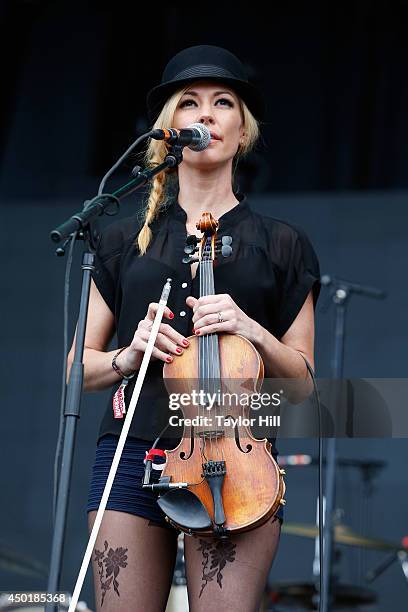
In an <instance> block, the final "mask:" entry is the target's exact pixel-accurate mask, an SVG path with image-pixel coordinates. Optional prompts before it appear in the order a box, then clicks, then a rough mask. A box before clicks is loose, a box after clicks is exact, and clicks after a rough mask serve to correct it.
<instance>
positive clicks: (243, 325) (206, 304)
mask: <svg viewBox="0 0 408 612" xmlns="http://www.w3.org/2000/svg"><path fill="white" fill-rule="evenodd" d="M186 304H187V306H189V307H190V308H192V309H193V312H194V315H193V325H194V333H195V334H196V335H200V336H201V335H203V334H213V333H216V332H218V333H222V332H223V333H227V334H240V335H241V336H244V337H245V338H247V339H248V340H250V341H251V342H255V341H256V338H257V330H258V328H259V324H258V323H257V322H256V321H254V320H253V319H251V318H250V317H248V316H247V315H246V314H245V312H244V311H243V310H241V309H240V308H239V307H238V306H237V305H236V303H235V302H234V300H233V299H232V297H231V296H230V295H228V293H220V294H217V295H206V296H204V297H200V298H199V299H197V298H195V297H193V296H191V295H190V296H189V297H188V298H186ZM221 319H222V321H221ZM197 332H199V333H198V334H197Z"/></svg>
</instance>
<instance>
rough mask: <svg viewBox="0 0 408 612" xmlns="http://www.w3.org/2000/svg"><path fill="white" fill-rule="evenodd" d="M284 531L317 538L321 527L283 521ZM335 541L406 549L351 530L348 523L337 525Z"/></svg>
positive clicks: (365, 546) (369, 546) (349, 544)
mask: <svg viewBox="0 0 408 612" xmlns="http://www.w3.org/2000/svg"><path fill="white" fill-rule="evenodd" d="M282 532H283V533H288V534H291V535H298V536H303V537H305V538H316V537H317V536H318V535H319V528H318V527H317V526H316V525H308V524H306V523H285V522H284V523H283V525H282ZM333 539H334V541H335V542H337V543H338V544H346V545H348V546H361V547H363V548H373V549H376V550H390V551H398V550H406V549H404V547H403V546H402V545H401V544H395V543H394V542H387V541H385V540H379V539H376V538H368V537H366V536H363V535H360V534H358V533H355V532H353V531H351V529H350V528H349V527H347V526H346V525H336V526H335V527H334V537H333Z"/></svg>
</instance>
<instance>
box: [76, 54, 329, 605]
mask: <svg viewBox="0 0 408 612" xmlns="http://www.w3.org/2000/svg"><path fill="white" fill-rule="evenodd" d="M262 108H263V103H262V97H261V95H260V94H259V92H258V91H257V90H256V89H255V87H253V86H252V85H251V84H250V83H249V82H248V80H247V77H246V74H245V70H244V68H243V66H242V64H241V62H240V61H239V60H238V59H237V58H236V57H235V56H234V55H233V54H232V53H230V52H229V51H226V50H225V49H221V48H218V47H213V46H207V45H201V46H197V47H192V48H189V49H185V50H183V51H181V52H180V53H178V54H177V55H176V56H175V57H173V58H172V60H171V61H170V62H169V63H168V65H167V67H166V69H165V71H164V73H163V78H162V82H161V84H160V85H158V86H157V87H155V88H154V89H153V90H152V91H151V92H150V93H149V95H148V109H149V113H150V117H151V118H156V121H155V123H154V127H155V128H158V127H160V128H161V127H175V128H183V127H187V126H189V125H191V124H192V123H202V124H203V125H205V126H207V127H208V129H209V130H210V131H211V133H212V137H213V138H212V141H211V144H210V145H209V147H208V148H207V149H205V150H204V151H201V152H196V151H192V150H190V149H188V148H185V149H184V151H183V157H184V159H183V162H182V163H181V164H180V165H179V167H178V168H176V169H173V170H169V171H167V172H166V173H162V174H159V175H157V176H156V178H155V179H154V181H153V183H152V186H151V191H150V194H149V198H148V202H147V206H146V210H145V214H144V218H143V219H142V221H141V222H138V221H137V219H136V218H135V217H131V218H128V219H123V220H119V221H117V222H115V223H113V224H111V225H110V226H109V227H108V228H107V229H106V231H105V232H103V235H102V238H101V241H100V245H99V248H98V252H97V256H96V265H95V272H94V274H93V281H94V282H92V287H91V294H90V303H89V317H88V324H87V331H86V340H85V347H86V348H85V352H84V363H85V383H84V384H85V389H86V390H88V391H95V390H99V389H104V388H106V387H112V395H113V393H114V392H115V391H116V390H117V388H118V386H119V384H120V382H121V379H122V378H123V377H132V376H133V375H134V373H136V372H137V370H138V368H139V367H140V364H141V361H142V358H143V353H144V351H145V349H146V345H147V340H148V337H149V332H150V329H151V326H152V321H153V319H154V317H155V314H156V311H157V301H158V298H159V296H160V293H161V290H162V287H163V284H164V282H165V280H166V278H167V277H171V278H172V279H173V283H172V290H171V293H170V298H169V301H168V307H166V309H165V312H164V319H163V323H162V324H161V327H160V330H159V334H158V336H157V340H156V344H155V348H154V350H153V354H152V360H151V363H150V365H149V368H148V374H147V376H146V379H145V383H144V385H143V389H142V393H141V396H140V398H139V402H138V406H137V409H136V412H135V415H134V418H133V421H132V426H131V430H130V433H129V436H128V441H127V444H126V446H125V449H124V453H123V456H122V460H121V463H120V466H119V470H118V473H117V476H116V479H115V482H114V485H113V489H112V492H111V495H110V499H109V502H108V506H107V510H106V512H105V515H104V520H103V522H102V526H101V529H100V532H99V535H98V539H97V543H96V546H95V551H94V556H93V571H94V578H95V596H96V605H97V609H98V610H108V611H111V610H112V611H115V612H121V611H122V610H123V611H125V610H126V611H129V610H143V611H144V612H150V611H151V612H158V611H160V610H164V609H165V607H166V601H167V598H168V594H169V589H170V586H171V581H172V575H173V569H174V564H175V557H176V549H177V535H178V532H177V531H176V530H175V529H174V528H173V527H171V526H170V525H169V524H167V523H166V522H165V521H164V515H163V513H162V512H161V510H160V508H159V507H158V506H157V503H156V501H155V496H154V494H153V493H150V492H146V491H145V490H142V489H141V478H142V475H143V458H144V456H145V452H146V450H148V449H149V448H150V446H151V443H152V442H153V440H154V439H155V438H156V436H158V435H159V434H160V432H161V430H162V428H163V423H165V421H166V418H167V419H168V404H167V406H166V405H165V404H163V399H162V398H163V396H164V394H163V384H162V369H163V363H164V362H171V361H172V360H174V359H177V358H178V356H179V355H182V354H183V352H184V351H188V350H189V341H188V336H190V335H191V334H192V333H193V332H194V333H195V334H197V335H199V334H201V335H204V334H208V333H212V332H222V333H229V334H241V335H242V336H244V337H246V338H248V339H249V340H250V341H251V342H252V343H253V344H254V345H255V347H256V348H257V350H258V351H259V353H260V355H261V357H262V359H263V362H264V365H265V376H267V377H275V378H297V379H303V380H304V379H305V378H307V376H308V373H307V369H306V366H305V361H304V358H306V359H307V360H308V362H309V363H310V364H311V365H312V367H313V363H314V359H313V350H314V305H315V303H316V300H317V297H318V293H319V267H318V262H317V259H316V256H315V254H314V251H313V248H312V247H311V245H310V243H309V241H308V239H307V237H306V236H305V234H304V233H303V232H302V230H300V228H295V227H294V226H292V225H289V224H287V223H284V222H280V221H277V220H274V219H272V218H270V217H265V216H262V215H259V214H256V213H254V212H253V211H252V210H251V209H250V207H249V204H248V201H247V198H246V197H245V196H243V195H242V194H239V193H238V192H236V191H234V188H233V183H232V179H233V173H234V170H235V167H236V162H237V161H238V159H239V158H240V157H241V156H242V155H245V154H246V153H247V152H248V151H250V150H251V148H252V147H253V146H254V144H255V143H256V140H257V138H258V136H259V127H258V120H259V119H260V117H261V116H262ZM157 115H158V116H157ZM166 153H167V149H166V145H165V144H164V143H163V142H156V141H152V142H151V143H150V145H149V149H148V151H147V161H148V163H149V165H154V164H157V163H160V162H161V161H162V160H163V159H164V156H165V154H166ZM203 211H210V212H211V213H212V214H213V216H214V217H215V218H216V219H218V220H219V222H220V227H219V235H220V236H222V235H231V236H232V238H233V253H232V256H231V257H230V258H228V260H225V261H222V262H220V263H219V265H217V266H216V267H215V270H214V278H215V287H216V294H215V295H212V296H206V297H202V298H199V299H198V297H199V284H198V280H199V279H198V278H197V277H196V268H197V265H198V264H197V263H193V264H192V265H191V266H188V265H187V266H186V265H185V264H182V263H181V259H182V257H183V249H184V246H185V240H186V235H187V234H196V235H199V232H198V231H197V230H196V227H195V224H196V222H197V221H198V220H199V218H200V216H201V213H202V212H203ZM189 268H191V269H189ZM220 321H221V322H220ZM115 332H116V334H117V337H118V348H119V349H120V350H119V351H118V349H115V350H114V351H109V352H107V350H106V349H107V347H108V346H109V343H110V341H111V340H112V338H113V335H114V334H115ZM72 354H73V349H71V353H70V358H72ZM112 361H113V364H112ZM134 380H135V379H134V378H132V379H131V380H129V384H128V385H127V388H126V389H127V390H126V399H127V401H129V399H130V396H131V392H132V387H133V384H134ZM118 416H119V417H120V414H119V415H118V414H117V413H116V414H114V412H113V410H112V403H111V401H110V403H109V405H108V408H107V410H106V413H105V416H104V418H103V420H102V424H101V428H100V431H99V438H98V448H97V456H96V461H95V466H94V472H93V478H92V483H91V490H90V494H89V502H88V512H89V527H90V529H91V528H92V525H93V522H94V520H95V516H96V510H97V508H98V505H99V503H100V498H101V494H102V491H103V487H104V484H105V481H106V477H107V474H108V471H109V467H110V464H111V462H112V458H113V454H114V450H115V447H116V443H117V439H118V435H119V434H120V430H121V427H122V424H123V419H121V418H115V417H118ZM175 445H176V441H175V440H174V438H173V439H161V444H159V445H158V447H159V448H174V447H175ZM275 454H276V453H275ZM277 518H280V520H277ZM280 522H281V515H280V516H279V515H275V516H274V517H272V518H271V519H269V520H268V521H267V522H266V523H264V524H263V525H262V526H260V527H257V528H256V529H253V530H251V531H249V532H246V533H242V534H238V535H235V536H231V537H230V538H229V540H228V543H227V544H221V543H220V542H219V541H217V540H216V539H213V538H205V539H204V538H200V537H195V536H194V537H185V563H186V575H187V581H188V594H189V604H190V610H191V611H192V612H198V611H201V610H208V609H209V608H210V607H219V608H221V609H222V610H234V611H242V612H249V611H252V610H253V611H255V610H258V608H259V604H260V601H261V598H262V593H263V591H264V588H265V584H266V580H267V576H268V572H269V570H270V567H271V564H272V562H273V559H274V557H275V554H276V550H277V546H278V541H279V535H280Z"/></svg>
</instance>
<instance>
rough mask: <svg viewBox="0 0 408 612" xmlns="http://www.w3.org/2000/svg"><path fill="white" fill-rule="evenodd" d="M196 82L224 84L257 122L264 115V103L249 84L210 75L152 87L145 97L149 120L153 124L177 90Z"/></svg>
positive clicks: (255, 89) (256, 90)
mask: <svg viewBox="0 0 408 612" xmlns="http://www.w3.org/2000/svg"><path fill="white" fill-rule="evenodd" d="M197 81H214V82H215V83H225V85H228V86H229V87H231V89H233V90H234V91H235V92H236V93H237V94H238V95H239V96H240V97H241V98H242V100H243V101H244V102H245V104H246V105H247V106H248V108H249V110H250V111H251V113H252V114H253V115H254V117H255V118H256V119H258V120H262V119H263V118H264V115H265V103H264V99H263V97H262V95H261V94H260V92H259V91H258V89H257V88H256V87H255V86H254V85H252V84H251V83H248V82H245V81H242V80H240V79H235V78H233V77H231V78H230V77H224V76H223V77H220V76H212V75H207V76H204V75H196V76H193V77H189V78H184V79H177V80H172V81H169V82H168V83H162V84H160V85H157V86H156V87H153V89H151V90H150V91H149V93H148V94H147V97H146V102H147V112H148V116H149V120H150V121H151V122H152V123H153V122H154V121H155V120H156V119H157V117H158V115H159V114H160V112H161V110H162V108H163V106H164V104H165V103H166V101H167V100H168V99H169V97H170V96H171V95H172V94H173V93H174V92H175V91H177V90H178V89H181V88H182V87H184V86H185V85H188V84H189V83H195V82H197Z"/></svg>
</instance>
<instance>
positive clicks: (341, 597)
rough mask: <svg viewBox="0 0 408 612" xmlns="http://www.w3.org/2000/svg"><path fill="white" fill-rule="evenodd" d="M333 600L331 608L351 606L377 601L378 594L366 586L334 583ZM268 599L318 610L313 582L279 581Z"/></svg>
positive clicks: (331, 590)
mask: <svg viewBox="0 0 408 612" xmlns="http://www.w3.org/2000/svg"><path fill="white" fill-rule="evenodd" d="M330 595H331V597H332V601H331V604H330V610H335V609H336V608H351V607H354V606H356V607H358V606H363V605H367V604H372V603H375V602H376V600H377V595H376V593H375V592H374V591H372V590H371V589H367V588H366V587H360V586H353V585H351V584H340V583H339V584H334V585H333V586H332V588H331V589H330ZM267 599H268V600H269V601H270V602H271V603H274V604H278V605H279V606H289V607H293V606H296V607H297V606H302V608H306V609H307V610H317V608H318V591H317V589H316V586H315V584H313V583H312V582H277V583H273V584H272V585H271V587H270V589H269V590H268V593H267Z"/></svg>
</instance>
